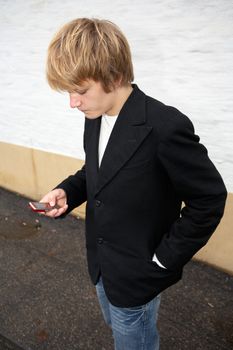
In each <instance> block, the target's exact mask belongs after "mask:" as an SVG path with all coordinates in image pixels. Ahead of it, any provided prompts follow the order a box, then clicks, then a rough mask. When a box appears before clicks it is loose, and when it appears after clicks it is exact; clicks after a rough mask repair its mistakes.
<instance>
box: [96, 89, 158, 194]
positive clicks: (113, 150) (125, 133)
mask: <svg viewBox="0 0 233 350" xmlns="http://www.w3.org/2000/svg"><path fill="white" fill-rule="evenodd" d="M145 117H146V115H145V95H144V94H143V93H142V92H141V91H140V90H139V89H138V88H137V86H135V87H134V90H133V92H132V93H131V95H130V96H129V98H128V100H127V101H126V103H125V104H124V106H123V108H122V110H121V112H120V114H119V116H118V118H117V121H116V124H115V126H114V128H113V131H112V133H111V135H110V138H109V141H108V144H107V147H106V150H105V153H104V155H103V159H102V162H101V166H100V168H99V173H98V179H97V183H96V191H95V194H97V193H98V192H99V191H101V189H102V188H103V187H104V186H106V185H107V183H109V182H110V181H111V179H112V178H113V177H114V176H115V175H116V174H117V173H118V171H119V170H120V169H121V168H122V167H123V166H124V164H125V163H126V162H127V161H128V160H129V158H130V157H131V156H132V155H133V154H134V152H135V151H136V150H137V148H138V147H139V146H140V144H141V143H142V141H143V140H144V139H145V138H146V137H147V135H148V134H149V133H150V132H151V130H152V127H150V126H146V125H145ZM98 136H99V134H98ZM94 153H95V154H96V151H95V152H94ZM97 155H98V147H97Z"/></svg>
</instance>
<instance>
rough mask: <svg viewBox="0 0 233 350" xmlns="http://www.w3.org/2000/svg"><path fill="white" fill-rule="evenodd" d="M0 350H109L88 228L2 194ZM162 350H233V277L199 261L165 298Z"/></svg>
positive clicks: (78, 222)
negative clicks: (88, 252) (90, 266)
mask: <svg viewBox="0 0 233 350" xmlns="http://www.w3.org/2000/svg"><path fill="white" fill-rule="evenodd" d="M0 274H1V278H0V350H2V349H4V350H8V349H10V350H89V349H92V350H111V349H113V346H112V339H111V333H110V331H109V330H108V329H107V327H106V326H105V324H104V322H103V320H102V317H101V314H100V310H99V307H98V303H97V299H96V295H95V288H94V287H93V286H92V284H91V282H90V280H89V277H88V273H87V266H86V257H85V243H84V222H83V221H82V220H80V219H77V218H75V217H72V216H68V217H67V218H66V219H64V220H53V219H49V218H45V217H43V216H39V215H38V214H35V213H33V212H32V211H31V210H30V209H29V208H28V200H27V199H25V198H22V197H20V196H18V195H16V194H13V193H11V192H8V191H6V190H3V189H0ZM159 329H160V335H161V350H186V349H187V350H220V349H221V350H222V349H224V350H230V349H233V277H232V276H229V275H227V274H225V273H223V272H220V271H218V270H215V269H213V268H211V267H209V266H206V265H204V264H201V263H198V262H190V263H188V264H187V266H186V267H185V269H184V275H183V280H182V281H181V282H179V283H178V284H176V285H175V286H173V287H171V288H170V289H168V290H166V291H165V292H164V293H163V295H162V304H161V309H160V317H159Z"/></svg>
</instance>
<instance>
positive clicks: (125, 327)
mask: <svg viewBox="0 0 233 350" xmlns="http://www.w3.org/2000/svg"><path fill="white" fill-rule="evenodd" d="M133 78H134V77H133V66H132V61H131V54H130V49H129V45H128V42H127V40H126V38H125V37H124V35H123V34H122V32H121V31H120V30H119V28H118V27H117V26H116V25H114V24H113V23H111V22H109V21H106V20H98V19H87V18H79V19H76V20H74V21H72V22H70V23H68V24H66V25H65V26H64V27H63V28H62V29H61V30H60V31H59V32H58V33H57V34H56V35H55V37H54V38H53V40H52V42H51V43H50V46H49V50H48V60H47V79H48V82H49V84H50V86H51V87H52V88H53V89H55V90H60V91H61V90H62V91H67V92H68V93H69V96H70V106H71V107H72V108H78V109H79V110H80V111H82V112H83V113H84V114H85V128H84V149H85V153H86V160H85V165H84V166H83V167H82V169H81V170H79V171H77V173H76V174H74V175H72V176H70V177H68V178H67V179H66V180H64V181H63V182H62V183H60V184H59V185H58V186H57V188H56V189H54V190H53V191H51V192H49V193H48V194H47V195H46V196H45V197H44V198H42V200H41V201H42V202H49V203H50V204H51V205H55V204H58V206H59V207H60V208H59V209H53V210H52V211H50V212H48V213H47V214H46V215H47V216H50V217H59V216H65V215H66V214H68V213H69V212H70V211H71V210H73V209H74V208H75V207H77V206H79V205H80V204H82V203H83V202H85V201H87V206H86V241H87V242H86V245H87V260H88V269H89V273H90V277H91V280H92V282H93V283H94V284H95V285H96V289H97V295H98V298H99V302H100V305H101V308H102V312H103V315H104V319H105V321H106V322H107V323H108V325H109V326H110V327H111V328H112V332H113V337H114V344H115V349H116V350H138V349H144V350H152V349H153V350H155V349H156V350H157V349H159V336H158V332H157V328H156V319H157V313H158V308H159V303H160V296H159V295H160V293H161V292H162V291H163V290H164V289H166V288H168V287H169V286H171V285H172V284H174V283H176V282H177V281H178V280H179V279H180V278H181V275H182V268H183V266H184V265H185V264H186V263H187V262H188V261H189V260H190V259H191V258H192V256H193V255H194V254H195V253H196V252H197V251H198V250H199V249H200V248H201V247H202V246H203V245H205V244H206V242H207V241H208V239H209V238H210V236H211V234H212V233H213V231H214V230H215V228H216V226H217V225H218V223H219V221H220V219H221V217H222V215H223V211H224V204H225V199H226V189H225V186H224V184H223V181H222V179H221V176H220V175H219V173H218V171H217V170H216V168H215V166H214V165H213V163H212V162H211V161H210V159H209V157H208V154H207V150H206V148H205V147H204V146H203V145H202V144H200V143H199V137H198V136H197V135H195V134H194V129H193V125H192V123H191V122H190V120H189V119H188V118H187V117H186V116H185V115H183V114H182V113H181V112H179V111H178V110H177V109H175V108H173V107H170V106H167V105H165V104H163V103H161V102H159V101H157V100H155V99H153V98H151V97H149V96H147V95H145V94H144V93H143V92H142V91H141V90H140V89H139V88H138V87H137V86H136V85H132V84H131V83H132V81H133ZM66 122H67V121H66ZM182 202H183V203H184V206H183V208H182V209H181V204H182Z"/></svg>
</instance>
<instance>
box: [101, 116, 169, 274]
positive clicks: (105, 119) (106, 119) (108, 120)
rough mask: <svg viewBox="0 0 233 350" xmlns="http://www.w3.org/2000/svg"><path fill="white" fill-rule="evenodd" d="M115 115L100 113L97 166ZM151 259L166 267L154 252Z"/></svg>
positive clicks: (115, 117) (114, 121)
mask: <svg viewBox="0 0 233 350" xmlns="http://www.w3.org/2000/svg"><path fill="white" fill-rule="evenodd" d="M117 117H118V115H116V116H109V115H107V114H103V115H102V118H101V125H100V137H99V166H100V164H101V161H102V158H103V155H104V152H105V149H106V146H107V144H108V140H109V137H110V135H111V132H112V129H113V127H114V125H115V123H116V120H117ZM152 260H153V261H154V262H156V263H157V264H158V265H159V266H160V267H162V268H164V269H166V267H165V266H163V265H162V264H161V263H160V261H159V260H158V258H157V256H156V255H155V254H154V256H153V259H152Z"/></svg>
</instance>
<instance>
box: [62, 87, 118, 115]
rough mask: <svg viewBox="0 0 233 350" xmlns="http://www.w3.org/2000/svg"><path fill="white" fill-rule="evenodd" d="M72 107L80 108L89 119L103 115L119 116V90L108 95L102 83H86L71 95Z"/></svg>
mask: <svg viewBox="0 0 233 350" xmlns="http://www.w3.org/2000/svg"><path fill="white" fill-rule="evenodd" d="M69 95H70V107H71V108H78V109H79V110H80V111H81V112H83V113H84V114H85V116H86V118H88V119H96V118H98V117H99V116H101V115H102V114H104V113H105V114H107V115H117V114H118V113H119V112H120V111H119V110H117V106H118V98H117V88H116V89H114V90H113V91H111V92H109V93H106V92H105V91H104V89H103V87H102V85H101V83H100V82H95V81H94V80H87V81H85V82H84V83H83V84H82V85H80V87H78V88H77V90H76V91H75V92H71V93H69Z"/></svg>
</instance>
